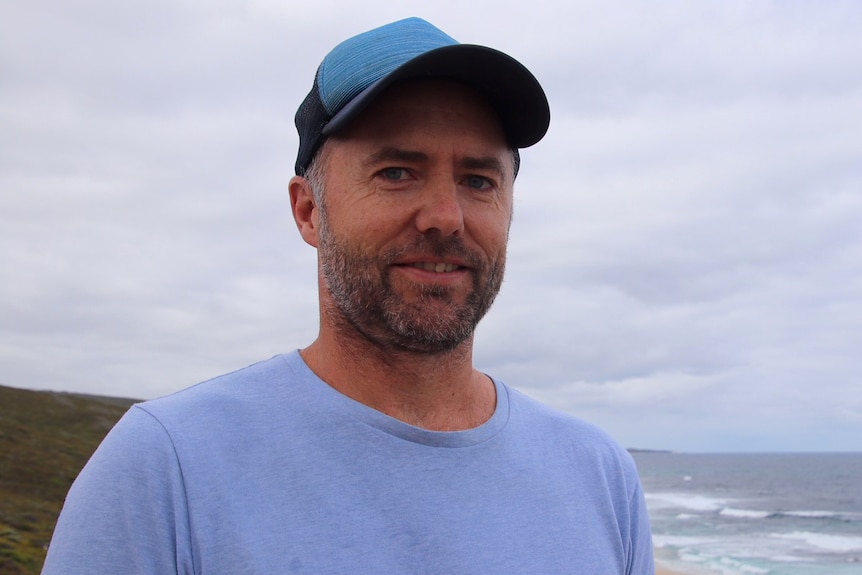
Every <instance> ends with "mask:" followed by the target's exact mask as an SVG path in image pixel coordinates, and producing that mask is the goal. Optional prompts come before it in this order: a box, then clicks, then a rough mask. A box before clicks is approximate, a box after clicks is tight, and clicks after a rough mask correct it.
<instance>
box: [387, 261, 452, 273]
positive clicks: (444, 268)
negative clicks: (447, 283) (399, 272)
mask: <svg viewBox="0 0 862 575" xmlns="http://www.w3.org/2000/svg"><path fill="white" fill-rule="evenodd" d="M402 265H406V266H407V267H411V268H418V269H420V270H425V271H426V272H435V273H438V274H440V273H444V272H454V271H458V270H460V269H464V266H461V265H458V264H454V263H448V262H411V263H408V264H402Z"/></svg>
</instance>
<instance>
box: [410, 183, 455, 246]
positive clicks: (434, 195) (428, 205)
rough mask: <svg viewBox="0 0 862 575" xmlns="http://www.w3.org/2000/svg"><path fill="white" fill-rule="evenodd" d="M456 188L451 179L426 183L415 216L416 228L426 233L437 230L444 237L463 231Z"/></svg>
mask: <svg viewBox="0 0 862 575" xmlns="http://www.w3.org/2000/svg"><path fill="white" fill-rule="evenodd" d="M461 199H462V198H460V196H459V193H458V186H457V185H456V183H455V182H454V181H453V180H452V179H451V178H445V177H441V178H437V179H435V180H434V181H430V182H428V185H427V186H426V189H425V190H423V192H422V196H421V203H420V206H419V209H418V212H417V214H416V227H417V229H418V230H419V231H420V232H422V233H426V232H428V231H431V230H434V229H436V230H438V231H439V232H440V233H441V234H442V235H444V236H450V235H455V234H459V233H461V232H462V231H463V230H464V210H463V206H462V205H461Z"/></svg>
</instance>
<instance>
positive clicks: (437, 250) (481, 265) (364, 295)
mask: <svg viewBox="0 0 862 575" xmlns="http://www.w3.org/2000/svg"><path fill="white" fill-rule="evenodd" d="M325 219H326V218H325V216H323V215H322V217H321V229H320V254H319V255H320V259H321V268H322V270H323V276H324V279H325V281H326V286H327V288H328V289H329V292H330V294H331V295H332V299H333V301H334V303H335V306H336V307H337V309H338V311H339V312H340V314H341V316H342V318H343V319H344V320H345V321H346V322H347V323H348V324H350V325H351V326H352V327H353V328H354V329H356V330H357V331H358V332H360V333H361V334H363V336H364V337H366V338H367V339H369V340H371V341H373V342H374V343H376V344H378V345H380V346H383V347H385V348H390V349H398V350H403V351H413V352H422V353H441V352H446V351H450V350H452V349H455V348H456V347H458V346H459V345H460V344H462V343H463V342H465V341H467V340H468V339H469V338H471V337H472V336H473V333H474V331H475V329H476V325H477V324H478V323H479V321H480V320H481V319H482V317H484V315H485V314H486V313H487V312H488V310H489V309H490V307H491V304H493V302H494V299H495V298H496V296H497V293H498V292H499V290H500V286H501V285H502V281H503V272H504V269H505V254H504V255H503V256H502V257H501V258H499V259H498V261H495V262H491V263H490V264H487V263H486V262H485V261H484V260H482V258H480V257H479V256H477V255H475V254H473V253H472V252H471V251H469V250H468V249H467V248H466V247H465V246H464V245H463V241H462V240H461V239H460V238H458V237H451V238H442V237H441V236H440V235H439V234H436V235H434V234H425V235H421V236H418V237H417V238H416V240H415V241H414V242H413V243H412V244H411V245H409V246H406V247H404V248H399V249H393V250H390V251H388V252H385V253H381V254H376V255H375V254H367V253H364V252H363V251H361V250H359V249H351V247H350V246H349V243H348V242H346V241H344V240H343V239H342V238H337V237H336V236H334V235H333V234H332V233H331V232H330V230H329V229H328V226H327V225H326V223H325ZM406 252H411V253H417V252H419V253H427V254H434V255H435V256H437V257H444V256H447V255H448V256H457V257H458V258H461V259H463V260H465V261H467V262H469V265H470V267H471V271H472V274H473V277H472V283H473V289H472V290H471V291H470V293H469V294H468V295H467V297H466V299H465V301H464V302H463V303H458V302H456V301H454V299H453V297H452V293H451V291H450V289H449V288H447V287H444V286H426V287H425V288H423V289H422V291H421V292H420V294H419V299H418V301H416V302H412V303H411V302H407V301H405V300H404V299H403V298H402V297H401V295H400V294H399V293H398V292H397V291H396V290H395V289H394V288H393V286H392V282H391V278H390V269H391V268H390V264H391V263H392V262H394V261H397V260H398V257H399V256H400V255H401V254H402V253H406ZM435 301H436V302H442V303H446V304H448V307H449V310H450V313H439V314H434V313H429V312H428V311H427V310H428V307H427V306H426V305H425V304H429V303H432V302H435Z"/></svg>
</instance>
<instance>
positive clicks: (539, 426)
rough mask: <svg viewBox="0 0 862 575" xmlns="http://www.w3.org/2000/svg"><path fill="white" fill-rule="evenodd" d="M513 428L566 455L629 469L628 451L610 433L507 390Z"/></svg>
mask: <svg viewBox="0 0 862 575" xmlns="http://www.w3.org/2000/svg"><path fill="white" fill-rule="evenodd" d="M507 389H508V394H509V402H510V411H511V413H512V417H513V422H512V423H513V424H514V425H517V426H519V427H521V428H522V433H526V434H529V435H531V436H532V435H534V436H539V437H542V438H543V439H544V441H546V442H547V441H549V440H551V439H553V441H554V443H555V444H556V445H557V446H558V447H559V448H561V449H564V450H566V451H577V452H578V453H580V454H581V455H584V454H586V453H590V454H591V455H592V456H594V457H598V458H600V459H608V460H613V461H616V462H617V463H618V464H622V465H624V466H629V465H630V461H631V456H630V455H629V453H628V451H627V450H626V449H625V448H624V447H623V446H622V445H621V444H620V443H619V442H617V440H616V439H614V438H613V437H612V436H611V435H610V434H609V433H608V432H607V431H605V430H604V429H602V428H601V427H599V426H598V425H595V424H593V423H591V422H589V421H586V420H584V419H582V418H580V417H578V416H576V415H573V414H571V413H567V412H565V411H562V410H561V409H558V408H556V407H553V406H551V405H548V404H547V403H544V402H541V401H539V400H537V399H535V398H533V397H531V396H529V395H527V394H526V393H524V392H521V391H519V390H517V389H513V388H511V387H507Z"/></svg>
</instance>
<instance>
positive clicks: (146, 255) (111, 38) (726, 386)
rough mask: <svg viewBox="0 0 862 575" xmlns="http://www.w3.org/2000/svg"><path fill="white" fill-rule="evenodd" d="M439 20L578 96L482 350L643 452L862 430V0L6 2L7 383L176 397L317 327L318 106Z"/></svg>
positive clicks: (559, 132) (797, 441)
mask: <svg viewBox="0 0 862 575" xmlns="http://www.w3.org/2000/svg"><path fill="white" fill-rule="evenodd" d="M564 4H566V5H565V6H564ZM370 6H373V7H370ZM412 15H416V16H421V17H424V18H426V19H428V20H430V21H431V22H433V23H435V24H436V25H438V26H439V27H441V28H442V29H444V30H445V31H446V32H448V33H449V34H451V35H452V36H454V37H455V38H457V39H458V40H460V41H462V42H466V43H476V44H485V45H490V46H493V47H495V48H498V49H501V50H503V51H505V52H508V53H509V54H511V55H513V56H515V57H516V58H518V59H519V60H521V61H522V62H523V63H524V64H525V65H527V67H529V68H530V69H531V70H532V71H533V72H534V74H535V75H536V76H537V77H538V78H539V80H540V81H541V83H542V84H543V85H544V87H545V89H546V91H547V94H548V98H549V100H550V103H551V111H552V121H551V128H550V131H549V132H548V135H547V137H546V138H545V139H544V140H543V141H542V142H541V143H539V144H538V145H536V146H535V147H533V148H531V149H528V150H526V151H524V152H523V165H522V171H521V175H520V176H519V178H518V181H517V182H516V208H515V209H516V219H515V224H514V225H513V228H512V239H511V244H510V252H509V253H510V255H509V265H508V275H507V278H506V282H505V284H504V287H503V291H502V292H501V295H500V297H499V298H498V300H497V304H496V305H495V307H494V309H493V310H492V311H491V313H490V314H489V316H488V317H487V318H486V319H485V320H484V321H483V323H482V324H481V325H480V328H479V332H478V335H477V352H476V362H477V365H478V367H480V368H481V369H483V370H484V371H486V372H488V373H490V374H492V375H495V376H497V377H499V378H501V379H503V380H504V381H505V382H506V383H508V384H510V385H512V386H513V387H516V388H519V389H521V390H523V391H525V392H526V393H528V394H530V395H533V396H535V397H537V398H539V399H542V400H544V401H546V402H548V403H550V404H552V405H555V406H557V407H559V408H560V409H563V410H565V411H568V412H571V413H573V414H576V415H578V416H580V417H583V418H585V419H587V420H590V421H593V422H595V423H597V424H599V425H601V426H603V427H605V428H606V429H607V430H608V431H610V432H611V433H612V434H613V435H614V436H616V437H617V438H618V439H619V440H620V441H621V442H622V443H623V444H624V445H626V446H629V447H643V448H669V449H678V450H688V451H757V450H781V451H807V450H833V451H834V450H856V451H858V450H862V34H860V33H859V31H860V30H862V2H856V1H852V0H849V1H846V2H839V1H830V0H810V1H792V0H786V1H776V2H762V1H756V0H750V1H727V0H723V1H720V2H719V1H713V2H707V1H688V2H678V1H662V2H654V1H643V2H636V1H625V2H613V1H610V2H609V1H607V0H601V1H595V2H577V1H576V2H567V3H563V2H545V1H541V0H538V1H537V0H532V1H530V2H518V3H515V2H505V1H501V0H493V1H492V0H487V1H481V2H465V1H463V0H461V1H458V2H449V1H437V2H434V3H431V2H427V3H425V2H411V1H404V0H400V1H389V0H384V1H378V2H374V3H372V4H369V3H367V2H363V3H358V2H357V3H347V2H332V1H322V2H321V1H319V0H318V1H315V2H301V3H300V2H291V1H288V0H262V1H248V2H242V1H240V0H215V1H214V0H147V1H146V2H144V1H142V0H132V1H130V2H117V1H116V0H28V1H26V2H23V1H21V2H4V3H3V4H2V7H0V274H2V276H0V278H2V281H0V384H3V385H9V386H14V387H22V388H30V389H52V390H62V391H74V392H85V393H96V394H105V395H116V396H126V397H135V398H151V397H155V396H159V395H164V394H167V393H171V392H173V391H175V390H178V389H181V388H183V387H187V386H189V385H191V384H194V383H196V382H198V381H201V380H204V379H207V378H210V377H213V376H215V375H218V374H220V373H223V372H226V371H231V370H234V369H237V368H240V367H243V366H245V365H247V364H249V363H253V362H255V361H258V360H261V359H265V358H268V357H270V356H272V355H274V354H277V353H281V352H285V351H289V350H292V349H296V348H300V347H304V346H305V345H307V344H308V343H310V342H311V341H312V340H313V339H314V337H315V335H316V333H317V293H316V267H315V261H316V254H315V252H314V250H313V249H312V248H310V247H309V246H307V245H305V244H304V243H303V242H302V241H301V239H300V238H299V235H298V233H297V232H296V229H295V226H294V224H293V221H292V218H291V216H290V206H289V198H288V193H287V183H288V180H289V179H290V177H291V176H292V175H293V163H294V159H295V155H296V146H297V137H296V135H295V129H294V126H293V115H294V112H295V110H296V107H297V106H298V105H299V103H300V101H301V100H302V98H303V97H304V96H305V94H306V93H307V91H308V89H309V88H310V86H311V80H312V77H313V74H314V71H315V69H316V68H317V65H318V64H319V62H320V60H321V59H322V58H323V56H324V55H325V54H326V52H327V51H328V50H329V49H330V48H331V47H332V46H334V45H335V44H336V43H338V42H339V41H341V40H342V39H344V38H346V37H348V36H351V35H353V34H355V33H359V32H361V31H364V30H366V29H369V28H372V27H376V26H378V25H381V24H383V23H386V22H388V21H392V20H395V19H399V18H402V17H406V16H412Z"/></svg>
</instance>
